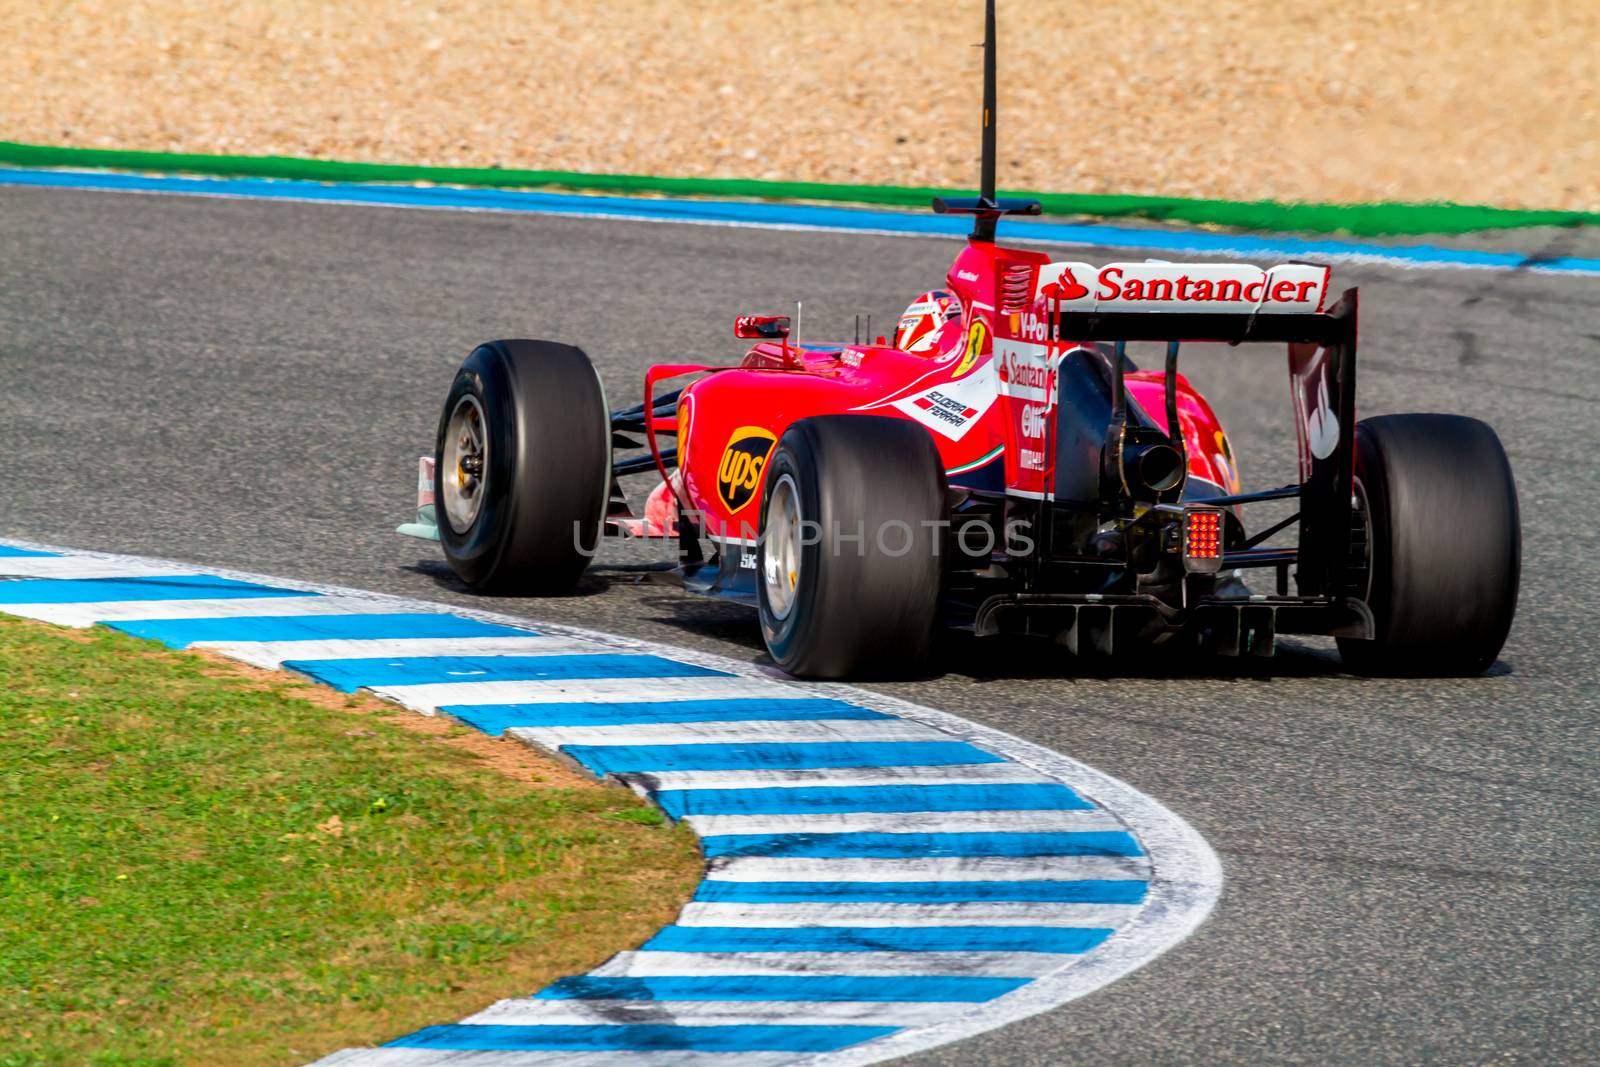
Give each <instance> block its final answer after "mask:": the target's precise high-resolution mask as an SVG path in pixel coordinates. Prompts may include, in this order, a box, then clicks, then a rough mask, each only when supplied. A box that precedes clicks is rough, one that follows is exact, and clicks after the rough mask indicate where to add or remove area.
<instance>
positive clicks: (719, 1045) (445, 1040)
mask: <svg viewBox="0 0 1600 1067" xmlns="http://www.w3.org/2000/svg"><path fill="white" fill-rule="evenodd" d="M898 1029H899V1028H898V1027H894V1026H758V1025H745V1026H682V1025H679V1024H676V1023H629V1024H623V1025H620V1026H608V1025H604V1024H601V1025H597V1026H505V1025H484V1024H477V1025H474V1024H470V1023H454V1024H452V1025H449V1026H430V1027H427V1028H426V1029H423V1030H418V1031H417V1032H416V1033H414V1034H407V1035H406V1036H405V1037H402V1038H399V1039H397V1040H395V1041H391V1042H389V1043H388V1045H387V1046H386V1047H388V1048H437V1049H457V1050H461V1051H467V1050H482V1051H502V1052H522V1051H534V1050H538V1051H545V1052H553V1051H566V1050H570V1051H584V1052H644V1051H658V1050H663V1049H686V1050H694V1051H697V1052H833V1051H835V1050H837V1049H841V1048H845V1047H847V1046H850V1045H856V1044H860V1043H861V1042H863V1041H871V1040H872V1039H873V1038H875V1037H883V1036H884V1035H885V1034H892V1033H894V1032H895V1031H896V1030H898Z"/></svg>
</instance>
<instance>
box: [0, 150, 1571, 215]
mask: <svg viewBox="0 0 1600 1067" xmlns="http://www.w3.org/2000/svg"><path fill="white" fill-rule="evenodd" d="M0 164H10V165H12V166H25V167H99V168H109V169H114V170H143V171H162V172H186V173H192V174H211V175H226V176H229V177H254V178H291V179H296V180H300V181H323V182H404V183H416V182H431V183H436V184H442V185H468V186H492V187H496V188H524V187H541V188H555V189H571V190H581V191H587V192H605V193H623V194H634V195H638V194H647V195H648V194H655V195H664V196H709V197H742V198H748V199H754V200H811V201H835V202H843V203H854V204H879V205H889V206H895V207H914V208H926V207H927V206H928V202H929V201H930V200H931V199H932V198H933V197H935V196H951V195H955V196H973V195H975V193H974V191H973V190H971V189H932V188H924V187H916V186H904V185H835V184H830V183H826V182H775V181H760V180H757V179H753V178H661V177H654V176H651V175H645V174H583V173H578V172H575V171H564V170H506V169H502V168H499V167H420V166H407V165H391V164H387V163H347V162H340V161H338V160H322V159H297V158H294V157H290V156H223V155H200V154H189V153H176V152H137V151H124V150H122V149H108V148H63V147H58V146H55V145H30V144H18V143H15V142H11V141H0ZM1007 195H1012V196H1023V197H1032V198H1033V199H1035V200H1038V201H1040V202H1041V203H1043V204H1044V210H1045V213H1046V214H1049V215H1092V216H1096V217H1099V218H1142V219H1158V220H1162V221H1166V222H1182V223H1189V224H1191V225H1207V226H1228V227H1234V228H1238V229H1245V230H1268V231H1273V232H1306V233H1347V234H1354V235H1359V236H1366V237H1376V236H1395V235H1417V234H1447V233H1469V232H1472V231H1475V230H1496V229H1510V228H1514V227H1520V226H1592V225H1597V224H1600V212H1594V211H1528V210H1520V209H1514V208H1498V207H1486V206H1479V205H1472V204H1450V203H1442V202H1441V203H1422V204H1409V203H1398V202H1381V203H1371V204H1285V203H1278V202H1276V201H1271V200H1255V201H1240V200H1199V199H1190V198H1185V197H1164V196H1121V195H1116V194H1109V193H1038V192H1025V191H1018V192H1011V191H1008V193H1007Z"/></svg>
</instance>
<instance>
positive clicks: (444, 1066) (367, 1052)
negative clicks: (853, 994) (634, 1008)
mask: <svg viewBox="0 0 1600 1067" xmlns="http://www.w3.org/2000/svg"><path fill="white" fill-rule="evenodd" d="M805 1059H806V1057H805V1056H804V1055H803V1054H797V1053H794V1052H693V1051H686V1050H680V1049H651V1050H648V1051H627V1052H617V1051H609V1050H608V1051H604V1052H553V1051H535V1052H475V1051H474V1052H466V1051H454V1050H451V1049H437V1048H361V1049H345V1050H344V1051H342V1052H335V1053H334V1054H333V1055H331V1056H324V1057H323V1058H322V1059H320V1060H318V1061H317V1062H316V1063H314V1064H311V1065H310V1067H617V1065H618V1064H619V1063H626V1064H628V1067H779V1065H780V1064H793V1063H801V1062H804V1061H805Z"/></svg>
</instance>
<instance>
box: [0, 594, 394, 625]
mask: <svg viewBox="0 0 1600 1067" xmlns="http://www.w3.org/2000/svg"><path fill="white" fill-rule="evenodd" d="M408 610H410V609H408V608H405V607H402V606H400V605H397V604H395V603H394V602H393V601H389V602H387V603H384V602H381V601H372V600H366V599H362V598H353V597H337V596H252V597H228V598H226V599H217V600H107V601H100V602H96V603H92V604H0V612H4V613H5V614H7V615H21V616H23V617H24V618H29V619H38V620H39V621H40V622H51V623H55V624H56V625H57V626H75V627H78V628H79V629H82V628H83V627H85V626H93V625H94V624H95V623H98V622H128V621H131V620H135V619H238V618H250V617H252V616H271V617H273V618H289V617H297V616H307V615H349V614H354V613H361V614H369V615H388V614H394V613H397V612H405V611H408Z"/></svg>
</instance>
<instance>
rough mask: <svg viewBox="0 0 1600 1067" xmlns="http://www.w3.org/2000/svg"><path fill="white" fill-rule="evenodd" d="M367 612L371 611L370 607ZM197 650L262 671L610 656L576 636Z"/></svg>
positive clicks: (206, 645) (215, 645) (199, 645)
mask: <svg viewBox="0 0 1600 1067" xmlns="http://www.w3.org/2000/svg"><path fill="white" fill-rule="evenodd" d="M363 610H366V609H365V607H364V608H363ZM189 647H190V648H191V649H203V650H206V651H210V652H217V653H220V654H222V655H224V656H227V657H229V658H230V659H236V660H240V661H242V662H245V663H249V664H252V665H254V666H257V667H267V668H272V667H277V666H280V665H281V664H283V663H285V662H286V661H288V660H320V659H380V658H395V659H401V658H405V657H411V656H557V655H559V656H567V655H584V654H587V653H601V652H607V651H610V650H609V649H607V648H604V647H602V646H600V645H596V644H594V643H592V642H589V641H576V640H573V639H572V638H570V637H391V638H371V639H363V638H331V639H328V640H324V641H196V642H195V643H194V644H192V645H190V646H189Z"/></svg>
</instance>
